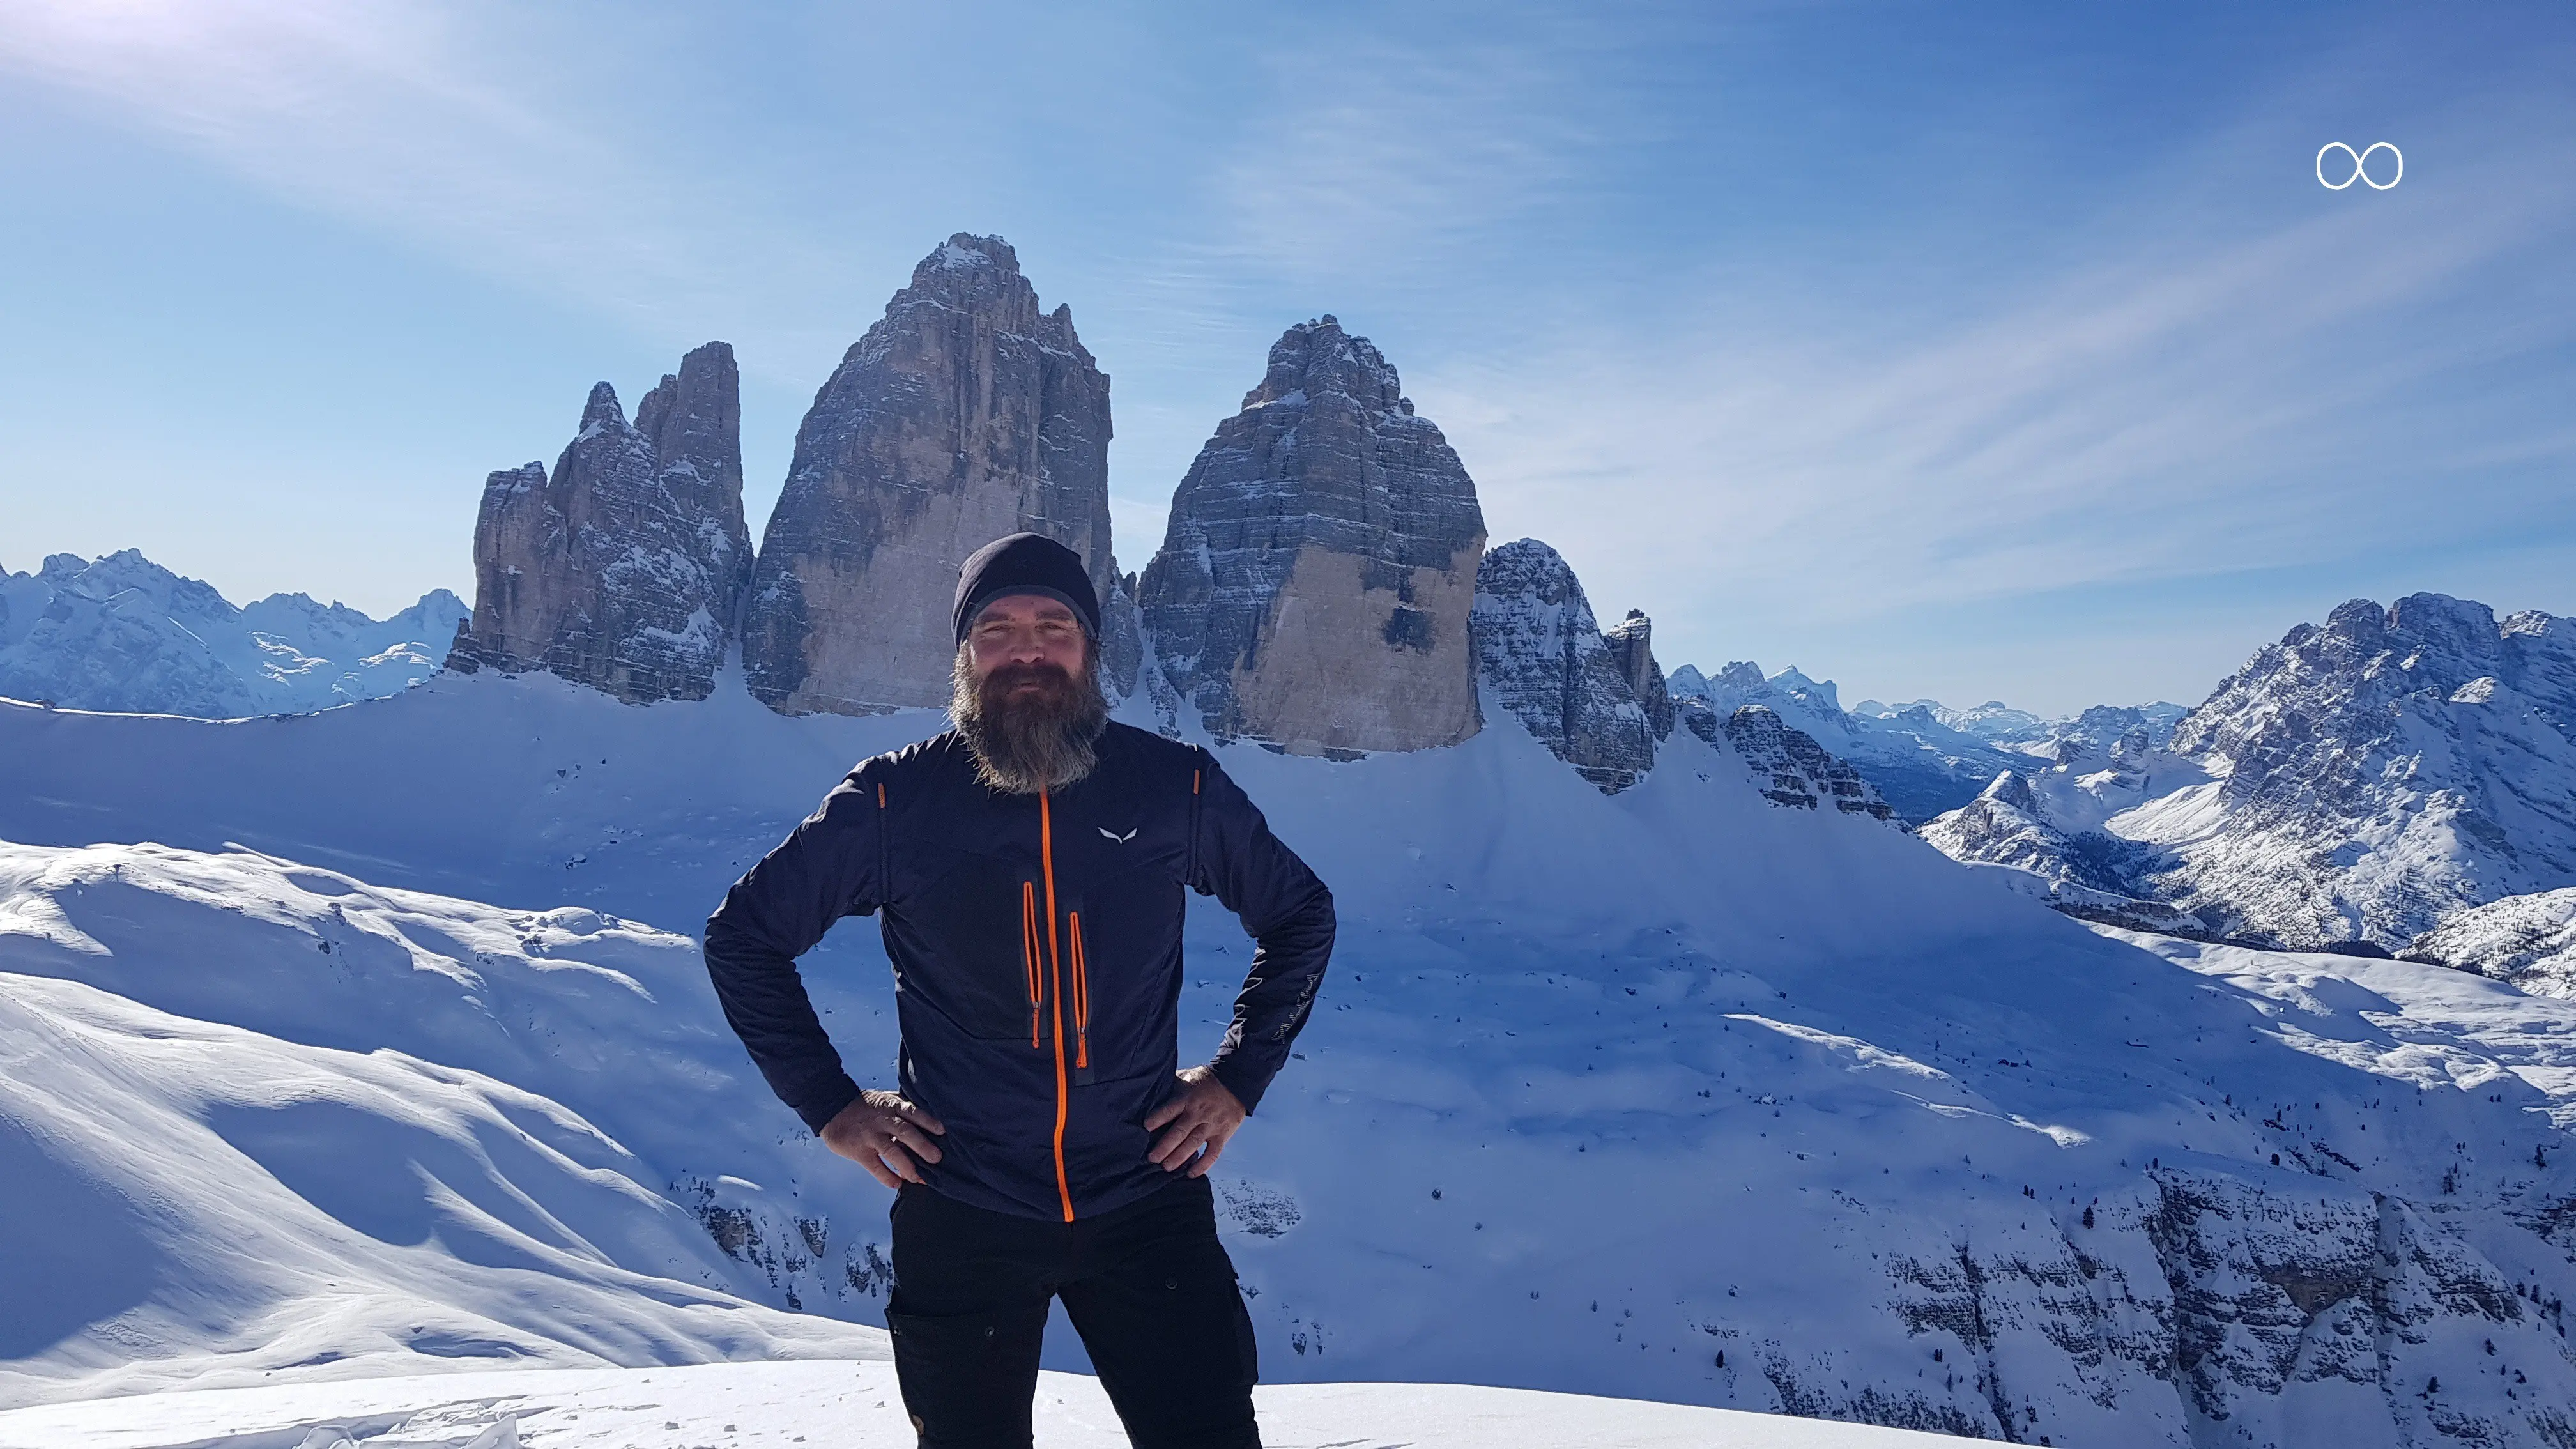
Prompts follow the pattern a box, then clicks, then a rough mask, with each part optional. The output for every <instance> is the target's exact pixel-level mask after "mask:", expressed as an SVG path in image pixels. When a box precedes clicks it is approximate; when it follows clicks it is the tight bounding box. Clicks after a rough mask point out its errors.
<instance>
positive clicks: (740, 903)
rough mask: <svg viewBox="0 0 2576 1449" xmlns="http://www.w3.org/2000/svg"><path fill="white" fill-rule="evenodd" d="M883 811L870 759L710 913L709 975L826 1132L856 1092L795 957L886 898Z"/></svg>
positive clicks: (735, 1018)
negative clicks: (869, 774) (869, 775)
mask: <svg viewBox="0 0 2576 1449" xmlns="http://www.w3.org/2000/svg"><path fill="white" fill-rule="evenodd" d="M884 814H885V811H884V809H883V807H882V805H881V804H880V802H879V796H878V793H877V788H876V786H875V785H874V784H873V783H871V782H869V781H868V780H867V779H866V778H865V775H864V767H862V768H861V769H860V770H854V771H852V772H851V773H850V775H849V777H848V778H846V779H844V780H842V781H841V783H840V784H839V785H837V786H834V787H833V789H832V792H831V793H830V794H828V795H826V796H824V797H823V803H822V804H821V805H820V806H818V807H816V808H815V811H814V813H813V814H811V815H808V816H806V817H805V819H804V820H803V821H801V822H799V823H798V825H797V826H796V828H795V829H794V830H792V831H790V832H788V836H787V838H786V839H785V840H783V841H780V842H779V843H778V846H777V847H776V848H775V849H773V850H771V851H770V852H769V853H768V854H767V855H764V856H762V857H761V858H760V859H759V861H757V862H756V863H754V864H753V866H752V867H751V869H750V870H748V871H746V872H744V873H743V877H742V879H740V880H738V881H735V882H734V883H733V888H732V889H730V890H728V891H726V892H725V898H724V903H723V904H721V905H719V906H717V907H716V909H715V913H714V914H713V915H710V916H708V917H707V934H706V961H707V976H708V978H709V979H710V980H712V981H713V982H714V983H715V990H716V1000H717V1002H718V1003H720V1004H721V1005H722V1006H723V1007H724V1014H725V1020H726V1021H727V1022H728V1023H730V1024H731V1025H732V1027H733V1029H734V1032H735V1034H736V1035H738V1036H740V1037H741V1038H742V1044H743V1046H744V1047H746V1048H748V1049H749V1050H750V1052H751V1059H752V1061H753V1063H754V1064H755V1065H757V1066H758V1067H759V1068H760V1074H761V1075H762V1076H763V1077H766V1078H767V1079H768V1080H769V1089H770V1090H771V1091H773V1092H776V1093H777V1094H778V1099H779V1100H780V1101H782V1102H785V1103H786V1104H787V1105H788V1106H790V1107H792V1108H794V1109H795V1111H796V1115H797V1116H799V1117H802V1118H804V1119H805V1125H806V1126H808V1127H810V1128H812V1129H813V1130H814V1131H815V1132H817V1133H820V1132H821V1131H822V1130H823V1127H824V1124H826V1123H828V1122H830V1121H831V1120H832V1118H833V1117H834V1116H835V1115H837V1114H838V1113H839V1112H840V1110H841V1109H842V1108H843V1107H846V1106H848V1105H849V1104H850V1102H851V1100H852V1099H853V1098H855V1097H857V1096H858V1095H859V1087H858V1083H856V1082H854V1081H852V1080H850V1075H849V1073H847V1072H845V1071H843V1070H842V1069H841V1054H840V1053H839V1052H838V1051H835V1050H834V1049H833V1047H832V1040H831V1038H830V1037H829V1036H826V1035H825V1034H824V1032H823V1024H822V1022H821V1021H820V1020H818V1019H817V1018H816V1017H815V1015H814V1003H813V1001H812V999H811V998H809V997H808V996H807V995H806V994H805V982H804V980H803V978H801V977H799V976H798V975H797V973H796V958H797V957H799V956H801V955H803V954H805V952H806V951H808V950H810V949H811V948H812V947H813V945H814V943H815V942H817V941H820V940H822V939H823V933H824V932H825V931H828V930H830V929H831V928H832V923H833V922H834V921H837V920H839V919H840V918H841V917H843V916H846V915H866V914H868V913H869V912H871V911H874V910H875V909H876V908H877V907H878V906H879V905H881V904H883V891H884V882H883V879H882V870H883V861H884V859H885V855H884V849H883V847H884V834H885V820H884Z"/></svg>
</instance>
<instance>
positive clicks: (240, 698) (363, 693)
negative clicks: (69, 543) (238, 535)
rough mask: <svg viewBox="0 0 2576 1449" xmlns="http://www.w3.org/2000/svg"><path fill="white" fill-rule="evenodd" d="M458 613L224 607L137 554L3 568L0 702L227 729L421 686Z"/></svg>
mask: <svg viewBox="0 0 2576 1449" xmlns="http://www.w3.org/2000/svg"><path fill="white" fill-rule="evenodd" d="M466 613H467V610H466V607H465V604H464V602H463V601H462V600H460V599H458V598H457V597H456V596H455V595H454V594H451V593H449V592H448V591H447V590H445V589H432V590H431V591H430V592H428V593H427V594H424V595H422V596H421V599H420V602H418V603H416V604H414V605H412V606H411V607H410V608H408V609H404V610H402V611H401V612H399V613H397V614H394V615H393V616H391V617H389V618H386V619H381V620H378V619H371V618H369V617H367V616H366V615H365V614H362V613H360V612H358V611H357V610H355V609H352V608H350V607H349V606H347V605H346V604H341V603H336V602H335V603H332V604H328V605H325V604H320V603H316V602H315V601H314V600H312V599H310V598H308V597H306V596H305V595H303V594H271V595H270V596H268V597H267V598H264V599H260V600H257V601H256V602H253V603H250V604H247V605H244V606H242V607H240V608H235V607H234V606H233V605H232V604H231V603H229V602H227V601H226V600H225V598H224V596H223V595H222V594H221V593H219V592H217V591H216V590H215V588H214V587H213V586H212V585H210V584H207V583H204V582H202V581H200V580H197V579H191V578H184V577H181V576H180V575H178V574H174V573H172V572H171V571H170V570H168V569H165V568H163V567H161V566H160V565H159V564H156V563H154V562H152V561H151V560H150V559H147V558H145V557H144V556H143V555H142V554H141V553H140V552H138V551H136V550H134V549H130V548H129V549H125V550H123V551H121V552H118V553H112V554H105V555H102V556H101V557H99V558H97V559H83V558H81V557H80V555H78V554H70V553H58V554H53V555H51V556H49V557H47V558H46V560H45V562H44V565H43V567H42V568H40V569H38V570H37V571H36V572H34V573H25V574H19V573H5V572H0V695H5V696H7V697H9V698H11V699H24V700H30V701H36V700H41V701H46V702H49V703H51V704H54V705H57V706H60V707H62V708H65V709H90V710H111V711H118V712H125V713H137V714H180V715H193V716H195V717H197V718H200V719H237V718H240V717H243V716H246V715H256V714H292V713H299V712H302V711H305V710H314V709H325V708H328V707H330V706H332V705H335V704H346V703H349V702H350V701H352V700H359V699H374V698H378V697H380V696H383V695H387V694H392V693H394V692H396V691H397V690H402V689H406V688H409V687H410V686H412V685H414V684H417V683H419V682H420V681H422V680H424V679H427V678H428V677H429V676H430V675H432V674H434V673H436V672H437V670H438V658H439V654H440V652H441V651H442V650H444V649H445V647H446V644H447V641H448V640H449V639H450V638H452V637H453V636H454V635H455V633H456V626H457V624H458V622H459V621H461V620H462V619H463V618H464V617H465V615H466Z"/></svg>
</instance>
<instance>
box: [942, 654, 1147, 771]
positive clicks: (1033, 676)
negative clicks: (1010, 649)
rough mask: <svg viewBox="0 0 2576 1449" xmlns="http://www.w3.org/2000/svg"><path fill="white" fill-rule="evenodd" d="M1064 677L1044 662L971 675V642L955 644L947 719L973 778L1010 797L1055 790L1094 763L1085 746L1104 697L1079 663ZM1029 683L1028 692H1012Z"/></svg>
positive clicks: (1102, 719)
mask: <svg viewBox="0 0 2576 1449" xmlns="http://www.w3.org/2000/svg"><path fill="white" fill-rule="evenodd" d="M1089 652H1090V651H1088V650H1085V651H1084V653H1085V655H1086V658H1085V660H1084V664H1085V666H1086V667H1085V668H1083V669H1081V670H1078V671H1076V672H1075V673H1073V674H1071V675H1068V674H1066V673H1065V671H1063V670H1061V669H1059V668H1057V667H1056V666H1054V665H1052V664H1016V663H1015V664H1002V665H997V666H995V668H994V670H993V672H992V673H990V674H988V675H986V676H984V678H983V679H981V680H978V679H976V677H975V648H974V645H972V644H971V643H970V644H963V645H960V646H958V650H957V664H956V668H955V670H954V671H953V672H952V674H951V676H950V695H949V702H948V717H949V719H950V720H951V721H952V722H953V723H954V724H955V725H956V726H957V732H958V733H959V734H961V735H964V736H965V737H966V744H967V747H968V748H969V749H971V750H973V751H974V752H975V778H977V779H979V780H981V781H983V782H984V783H985V784H986V785H989V786H991V787H992V788H993V789H996V790H1001V791H1004V792H1007V793H1009V794H1013V795H1035V794H1037V793H1038V792H1040V791H1042V790H1061V789H1063V788H1064V787H1065V786H1067V785H1070V784H1073V783H1074V782H1075V781H1077V780H1080V779H1081V778H1082V777H1083V776H1085V775H1088V774H1090V773H1091V767H1092V766H1093V765H1095V764H1097V763H1098V762H1099V757H1098V755H1097V754H1096V753H1095V752H1094V750H1093V744H1094V742H1095V741H1097V740H1098V739H1099V738H1100V732H1101V730H1102V729H1103V728H1104V727H1106V726H1107V724H1108V723H1109V700H1108V698H1107V696H1105V695H1103V694H1102V693H1101V692H1100V680H1099V679H1098V677H1097V676H1096V675H1095V674H1094V673H1093V671H1092V670H1091V669H1090V668H1089V667H1087V666H1088V665H1089V663H1090V660H1089V658H1088V657H1087V656H1088V654H1089ZM1030 680H1035V681H1037V682H1038V683H1039V684H1040V685H1041V686H1042V687H1041V688H1040V689H1038V690H1036V691H1035V692H1033V693H1028V694H1017V695H1015V694H1013V693H1012V690H1013V689H1015V688H1016V687H1017V686H1019V685H1020V684H1022V683H1025V682H1027V681H1030Z"/></svg>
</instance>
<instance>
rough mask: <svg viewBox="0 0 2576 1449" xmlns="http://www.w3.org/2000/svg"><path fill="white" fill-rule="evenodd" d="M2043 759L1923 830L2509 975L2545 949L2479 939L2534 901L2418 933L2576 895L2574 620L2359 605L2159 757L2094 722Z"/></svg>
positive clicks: (2429, 599) (2132, 887)
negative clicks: (2450, 929)
mask: <svg viewBox="0 0 2576 1449" xmlns="http://www.w3.org/2000/svg"><path fill="white" fill-rule="evenodd" d="M2051 748H2052V754H2051V756H2050V758H2051V761H2052V763H2051V764H2050V765H2049V766H2046V767H2043V768H2041V769H2037V770H2027V769H2026V770H2025V771H2023V779H2022V781H2021V782H2020V783H2015V782H2012V781H2007V780H2002V779H1998V780H1996V781H1995V782H1994V784H1993V786H1992V787H1991V788H1990V789H1988V790H1987V791H1986V792H1985V793H1984V794H1983V795H1981V796H1980V797H1979V798H1978V799H1977V800H1976V801H1974V802H1971V803H1970V804H1969V805H1967V806H1965V807H1963V808H1962V809H1960V810H1958V811H1956V812H1954V813H1952V814H1950V815H1946V816H1944V817H1942V819H1941V820H1939V821H1937V822H1935V823H1934V824H1933V825H1932V826H1930V827H1927V829H1926V830H1925V832H1924V834H1925V838H1926V839H1928V840H1930V841H1932V842H1933V843H1934V844H1936V845H1938V846H1939V847H1940V848H1941V849H1943V850H1945V851H1948V852H1949V853H1950V854H1952V855H1954V856H1956V857H1958V858H1960V859H1963V860H1976V861H1987V862H1994V863H2005V864H2013V865H2018V866H2022V867H2024V868H2028V869H2034V870H2037V871H2039V872H2040V873H2041V874H2042V875H2043V876H2046V877H2048V878H2050V879H2052V880H2072V881H2075V882H2078V883H2080V884H2082V885H2084V886H2086V887H2089V888H2093V889H2097V890H2101V891H2107V892H2111V893H2113V894H2115V895H2119V896H2124V897H2130V898H2136V899H2142V900H2146V901H2151V902H2160V903H2162V904H2164V905H2166V906H2170V907H2173V908H2175V909H2178V910H2181V911H2184V912H2188V913H2189V914H2190V915H2191V917H2193V918H2194V919H2195V920H2196V921H2197V923H2198V930H2199V933H2203V934H2208V935H2212V936H2220V937H2229V938H2236V939H2243V940H2247V941H2250V942H2254V943H2258V944H2271V945H2290V946H2299V947H2309V948H2318V947H2334V948H2338V949H2345V950H2359V951H2366V952H2385V951H2393V950H2400V949H2412V950H2413V951H2414V952H2415V953H2416V954H2419V955H2426V956H2429V957H2432V958H2435V959H2445V960H2450V959H2454V958H2455V957H2456V960H2457V962H2458V964H2461V965H2464V966H2469V967H2471V968H2473V969H2481V970H2493V971H2496V972H2499V973H2501V974H2504V975H2507V976H2511V977H2516V978H2517V979H2519V978H2521V977H2524V976H2525V975H2527V974H2528V973H2530V972H2531V970H2532V966H2531V963H2532V962H2533V961H2536V960H2538V959H2540V957H2538V956H2532V955H2531V954H2530V953H2529V952H2527V951H2525V950H2524V949H2523V948H2522V947H2519V946H2512V947H2506V948H2503V949H2502V951H2501V954H2498V953H2497V951H2495V950H2491V949H2490V948H2489V945H2488V944H2487V943H2488V942H2489V941H2490V938H2492V937H2493V934H2494V931H2495V930H2498V929H2504V930H2505V931H2506V934H2507V935H2508V936H2513V938H2514V939H2519V937H2518V936H2515V935H2514V932H2515V931H2517V930H2518V929H2519V928H2518V927H2513V928H2507V927H2504V926H2502V925H2501V924H2500V923H2502V922H2508V921H2519V920H2522V919H2524V918H2525V917H2526V916H2528V915H2529V914H2530V912H2531V911H2545V905H2544V904H2543V903H2535V904H2534V905H2533V906H2531V907H2530V909H2529V910H2528V911H2527V910H2524V909H2523V908H2512V909H2503V908H2500V909H2499V911H2498V912H2495V913H2490V915H2488V916H2486V917H2481V918H2480V919H2479V920H2478V921H2477V922H2476V923H2473V924H2471V925H2469V926H2465V927H2464V928H2463V929H2462V930H2461V931H2459V932H2455V933H2450V934H2446V935H2428V934H2427V933H2431V932H2435V931H2436V930H2437V928H2439V927H2442V926H2443V925H2444V924H2445V923H2446V922H2448V921H2450V920H2451V919H2452V918H2453V917H2455V916H2456V915H2458V914H2459V913H2461V912H2462V911H2464V910H2466V909H2468V908H2470V907H2476V906H2484V905H2489V904H2491V903H2495V902H2500V901H2504V900H2506V899H2508V898H2512V897H2519V896H2525V895H2535V894H2538V893H2546V892H2551V891H2556V890H2561V889H2564V888H2567V887H2570V886H2571V885H2576V621H2570V620H2566V619H2558V618H2553V617H2551V616H2550V615H2547V614H2542V613H2537V612H2533V613H2524V614H2516V615H2514V616H2512V617H2510V618H2507V619H2503V620H2498V619H2497V618H2496V617H2495V615H2494V613H2493V612H2492V611H2491V610H2489V609H2488V608H2487V607H2486V606H2485V605H2483V604H2478V603H2473V602H2469V601H2465V600H2460V599H2453V598H2449V597H2446V596H2444V595H2440V594H2416V595H2412V596H2410V597H2408V598H2404V599H2401V600H2399V601H2398V602H2397V603H2396V604H2395V605H2394V606H2392V607H2389V608H2384V609H2383V608H2382V607H2380V606H2379V605H2377V604H2374V603H2372V602H2370V601H2368V600H2366V599H2356V600H2353V601H2351V602H2350V603H2346V604H2344V605H2342V606H2340V607H2338V608H2337V609H2335V610H2334V612H2333V613H2332V614H2331V615H2330V616H2329V617H2328V618H2327V620H2326V622H2325V624H2324V625H2322V626H2318V625H2312V624H2301V625H2299V626H2298V627H2297V628H2295V629H2292V630H2291V631H2290V632H2289V633H2288V634H2287V635H2285V636H2283V638H2282V639H2281V641H2280V642H2279V643H2277V644H2269V645H2266V646H2264V647H2263V648H2262V649H2261V650H2259V651H2257V652H2256V653H2255V654H2254V656H2253V657H2252V658H2251V659H2249V660H2247V661H2246V663H2245V665H2244V667H2243V668H2241V669H2239V670H2238V671H2237V672H2236V673H2235V674H2233V675H2231V676H2229V677H2228V678H2227V679H2226V680H2224V681H2222V682H2221V683H2220V684H2219V686H2218V688H2217V689H2216V690H2215V691H2214V692H2212V694H2211V695H2210V697H2209V699H2208V700H2207V701H2205V702H2203V703H2202V704H2201V705H2200V706H2199V707H2197V708H2196V709H2194V710H2193V711H2192V712H2191V713H2190V715H2189V716H2188V717H2187V718H2185V719H2183V720H2182V721H2181V722H2180V723H2179V725H2178V726H2177V727H2176V728H2175V729H2174V731H2173V733H2172V736H2171V738H2170V740H2169V741H2167V742H2164V743H2162V744H2159V743H2158V742H2157V741H2156V739H2155V734H2154V722H2153V721H2151V720H2147V719H2145V718H2143V717H2141V718H2138V719H2134V720H2133V719H2130V718H2128V717H2127V716H2124V715H2121V714H2120V713H2119V712H2117V711H2092V710H2088V711H2086V712H2085V714H2084V716H2083V717H2082V718H2081V719H2079V720H2078V721H2077V722H2076V726H2075V727H2074V728H2072V729H2070V730H2067V731H2064V732H2061V737H2060V738H2059V740H2058V741H2056V743H2055V744H2054V745H2053V746H2052V747H2051ZM2542 955H2546V952H2543V953H2542ZM2529 979H2530V980H2531V982H2532V983H2533V985H2534V989H2563V988H2561V987H2558V986H2556V985H2554V984H2553V983H2556V982H2557V981H2558V979H2559V978H2558V977H2557V976H2556V975H2555V973H2554V972H2551V971H2542V972H2540V973H2539V974H2537V975H2531V976H2529Z"/></svg>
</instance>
